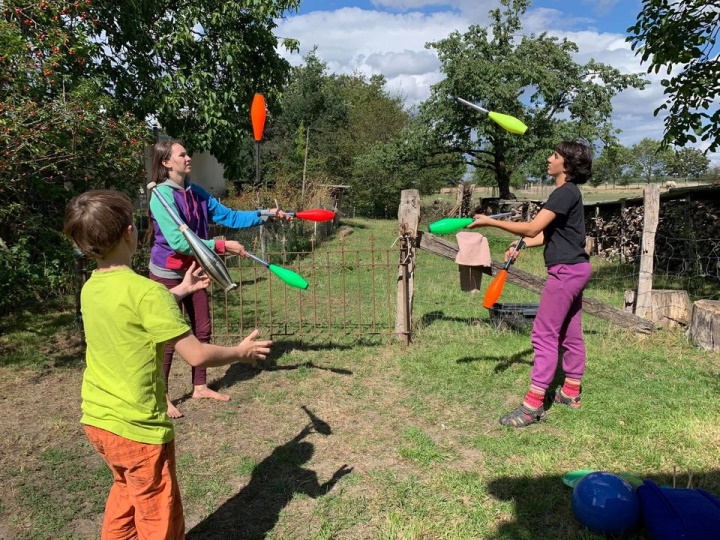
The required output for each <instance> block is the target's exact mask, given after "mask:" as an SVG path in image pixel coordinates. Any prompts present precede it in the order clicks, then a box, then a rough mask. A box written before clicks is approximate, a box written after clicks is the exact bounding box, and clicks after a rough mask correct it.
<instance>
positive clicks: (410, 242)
mask: <svg viewBox="0 0 720 540" xmlns="http://www.w3.org/2000/svg"><path fill="white" fill-rule="evenodd" d="M419 222H420V192H419V191H418V190H417V189H404V190H403V191H402V192H401V194H400V207H399V208H398V227H399V235H400V263H399V266H398V279H397V310H396V317H395V333H396V334H397V335H398V336H402V338H401V339H402V340H403V341H404V342H405V345H410V341H411V335H412V305H413V288H414V275H415V252H416V249H415V237H416V236H417V228H418V224H419Z"/></svg>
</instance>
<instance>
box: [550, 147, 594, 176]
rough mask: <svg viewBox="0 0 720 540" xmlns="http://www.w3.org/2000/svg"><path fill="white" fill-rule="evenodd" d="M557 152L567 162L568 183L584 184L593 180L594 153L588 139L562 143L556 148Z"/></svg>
mask: <svg viewBox="0 0 720 540" xmlns="http://www.w3.org/2000/svg"><path fill="white" fill-rule="evenodd" d="M555 151H556V152H557V153H558V154H560V155H561V156H562V157H563V159H564V160H565V169H566V171H565V172H566V174H567V180H568V182H572V183H573V184H584V183H585V182H587V181H588V180H590V178H592V160H593V153H592V148H590V143H589V142H588V141H587V140H586V139H578V140H576V141H562V142H560V143H558V145H557V146H556V147H555Z"/></svg>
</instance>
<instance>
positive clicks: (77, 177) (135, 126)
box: [0, 0, 148, 311]
mask: <svg viewBox="0 0 720 540" xmlns="http://www.w3.org/2000/svg"><path fill="white" fill-rule="evenodd" d="M84 6H85V4H81V3H77V2H76V3H74V4H73V3H69V2H57V1H52V0H50V1H43V2H40V3H36V4H31V5H27V4H22V3H20V2H6V3H5V8H4V9H3V17H2V19H0V50H2V51H3V52H2V56H0V85H2V93H1V94H0V113H2V114H0V147H2V148H3V149H4V150H3V155H2V161H0V198H1V199H2V200H3V206H2V209H1V210H0V239H1V241H2V242H1V244H0V245H2V246H3V251H2V252H0V311H5V310H9V309H17V308H19V307H21V306H22V304H23V303H25V302H27V301H30V300H33V299H41V298H47V297H51V296H53V295H55V294H60V293H63V292H64V291H66V290H67V289H68V287H69V286H70V285H71V283H72V274H71V273H68V271H67V270H68V268H72V261H73V255H72V252H71V250H70V246H69V244H68V243H67V242H65V240H64V239H63V238H62V235H61V233H60V231H61V230H62V217H63V213H64V209H65V204H66V203H67V201H68V200H69V199H70V198H71V197H72V196H73V195H76V194H77V193H80V192H82V191H85V190H87V189H93V188H114V189H119V190H122V191H125V192H127V193H129V194H135V193H137V191H138V189H139V187H140V186H141V185H142V183H143V181H142V179H143V178H144V166H143V161H142V160H143V154H142V151H143V147H144V145H145V141H146V140H147V137H148V130H147V128H146V126H145V124H144V122H142V123H141V122H140V121H138V119H137V118H135V117H134V116H132V115H130V114H121V115H118V116H112V115H111V114H110V113H109V112H108V111H110V109H111V108H112V105H113V103H112V100H111V99H110V98H109V97H108V96H107V95H105V94H104V93H103V92H102V90H101V89H100V86H99V83H98V80H99V79H98V77H97V76H96V75H95V74H94V71H93V69H92V68H91V67H89V64H90V62H91V58H92V55H93V54H95V53H96V52H97V44H96V43H93V42H91V41H90V40H89V39H88V38H87V37H86V36H87V35H88V34H89V33H90V32H91V29H92V27H93V26H94V24H95V21H93V20H92V19H91V18H90V17H89V16H88V15H87V13H86V12H84V11H82V10H83V8H84Z"/></svg>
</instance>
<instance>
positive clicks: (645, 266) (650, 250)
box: [635, 184, 660, 318]
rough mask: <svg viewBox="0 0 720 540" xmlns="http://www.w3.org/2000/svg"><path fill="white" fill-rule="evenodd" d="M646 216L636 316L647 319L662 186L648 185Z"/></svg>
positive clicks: (645, 196) (644, 192) (644, 191)
mask: <svg viewBox="0 0 720 540" xmlns="http://www.w3.org/2000/svg"><path fill="white" fill-rule="evenodd" d="M643 196H644V198H645V208H644V211H645V215H644V217H643V235H642V251H641V252H640V278H639V280H638V289H637V296H636V302H637V304H636V307H635V315H637V316H638V317H643V318H644V317H646V315H647V312H648V309H649V307H650V304H651V301H652V298H651V295H652V278H653V259H654V257H655V233H656V232H657V227H658V221H659V219H660V185H659V184H648V185H646V186H645V189H644V190H643Z"/></svg>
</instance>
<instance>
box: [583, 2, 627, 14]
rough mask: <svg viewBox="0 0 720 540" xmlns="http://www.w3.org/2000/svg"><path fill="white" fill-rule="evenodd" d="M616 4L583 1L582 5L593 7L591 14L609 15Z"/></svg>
mask: <svg viewBox="0 0 720 540" xmlns="http://www.w3.org/2000/svg"><path fill="white" fill-rule="evenodd" d="M617 3H618V0H583V4H589V5H591V6H593V12H595V13H597V14H598V15H604V14H606V13H609V12H610V10H611V9H612V8H613V7H614V6H615V4H617Z"/></svg>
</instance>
